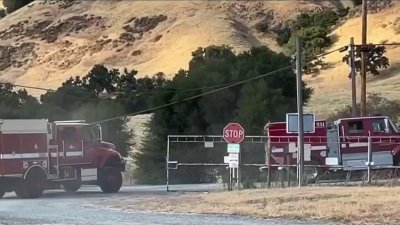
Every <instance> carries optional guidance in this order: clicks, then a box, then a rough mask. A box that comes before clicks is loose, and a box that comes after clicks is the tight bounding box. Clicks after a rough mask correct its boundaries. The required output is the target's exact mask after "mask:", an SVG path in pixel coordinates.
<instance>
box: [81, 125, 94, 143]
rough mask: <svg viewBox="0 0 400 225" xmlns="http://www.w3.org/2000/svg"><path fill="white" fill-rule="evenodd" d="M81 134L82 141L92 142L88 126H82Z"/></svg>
mask: <svg viewBox="0 0 400 225" xmlns="http://www.w3.org/2000/svg"><path fill="white" fill-rule="evenodd" d="M82 132H83V140H85V141H87V142H92V134H91V131H90V126H84V127H83V128H82Z"/></svg>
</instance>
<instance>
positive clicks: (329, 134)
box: [266, 116, 400, 177]
mask: <svg viewBox="0 0 400 225" xmlns="http://www.w3.org/2000/svg"><path fill="white" fill-rule="evenodd" d="M266 131H267V134H268V136H269V141H268V148H269V149H270V154H269V155H268V156H267V161H268V162H267V163H268V164H278V165H296V163H297V134H294V133H287V132H286V123H285V122H278V123H268V124H267V125H266ZM368 139H370V143H371V152H372V162H373V164H374V166H381V167H385V166H392V165H396V166H397V165H399V162H400V133H399V132H398V131H397V130H396V128H395V126H394V124H393V123H392V121H391V120H390V119H389V118H388V117H385V116H369V117H358V118H343V119H339V120H337V121H335V122H333V123H329V124H328V123H327V122H326V121H324V120H319V121H315V130H314V132H312V133H305V134H304V163H305V165H320V166H321V167H319V168H318V167H314V168H313V167H306V168H308V170H307V169H306V173H308V174H307V175H308V176H314V177H316V176H318V175H319V174H321V173H322V172H329V171H332V170H335V171H337V170H341V171H350V170H365V167H366V163H367V162H368ZM310 173H311V174H310Z"/></svg>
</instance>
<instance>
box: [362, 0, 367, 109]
mask: <svg viewBox="0 0 400 225" xmlns="http://www.w3.org/2000/svg"><path fill="white" fill-rule="evenodd" d="M367 9H368V8H367V0H362V33H361V35H362V37H361V45H362V48H361V112H360V113H361V116H366V114H367V62H366V60H367V52H365V51H363V47H366V44H367V14H368V12H367Z"/></svg>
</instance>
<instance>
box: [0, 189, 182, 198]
mask: <svg viewBox="0 0 400 225" xmlns="http://www.w3.org/2000/svg"><path fill="white" fill-rule="evenodd" d="M155 195H176V193H173V192H167V191H165V190H154V189H151V188H150V187H148V188H144V187H143V188H140V187H139V188H132V187H124V188H122V189H121V191H119V192H117V193H112V194H107V193H103V192H102V191H101V190H100V189H99V188H96V187H88V188H82V189H80V190H78V191H77V192H75V193H68V192H64V191H63V190H61V189H60V190H46V191H45V192H44V193H43V195H42V197H40V198H38V199H52V198H53V199H89V198H97V199H99V198H110V197H111V198H114V197H115V198H119V197H145V196H149V197H150V196H155ZM15 199H18V197H17V196H16V195H15V194H14V192H11V193H7V194H6V196H4V198H3V199H2V200H1V201H6V200H15ZM24 200H26V199H24ZM29 200H35V199H29Z"/></svg>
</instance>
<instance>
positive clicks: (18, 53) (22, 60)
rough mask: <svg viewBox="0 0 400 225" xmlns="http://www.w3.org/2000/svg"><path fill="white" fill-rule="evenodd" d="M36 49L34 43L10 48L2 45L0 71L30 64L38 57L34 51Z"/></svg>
mask: <svg viewBox="0 0 400 225" xmlns="http://www.w3.org/2000/svg"><path fill="white" fill-rule="evenodd" d="M35 47H36V44H35V43H33V42H27V43H22V44H20V45H10V46H1V45H0V71H2V70H5V69H7V68H9V67H15V68H19V67H21V66H24V65H26V64H28V63H29V62H30V61H31V60H32V59H34V58H36V57H37V55H36V53H35V51H34V50H35Z"/></svg>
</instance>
